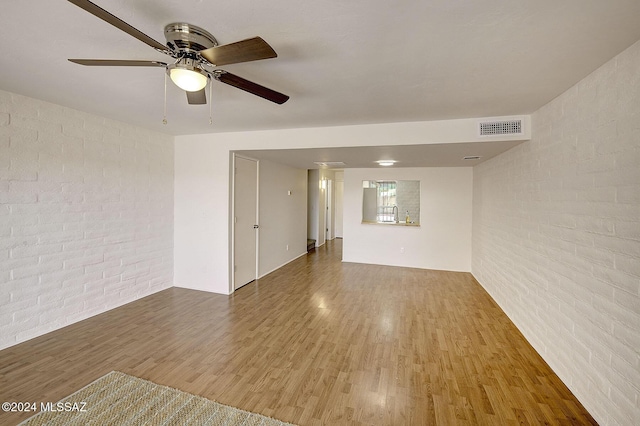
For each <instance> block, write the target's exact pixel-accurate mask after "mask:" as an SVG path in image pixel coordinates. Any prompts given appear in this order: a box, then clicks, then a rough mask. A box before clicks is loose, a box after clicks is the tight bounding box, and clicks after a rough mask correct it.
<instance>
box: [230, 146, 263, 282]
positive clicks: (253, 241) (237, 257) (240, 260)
mask: <svg viewBox="0 0 640 426" xmlns="http://www.w3.org/2000/svg"><path fill="white" fill-rule="evenodd" d="M233 194H234V209H233V212H234V216H235V218H234V220H235V225H234V245H233V251H234V253H233V259H234V279H233V286H234V290H235V289H238V288H240V287H242V286H243V285H245V284H248V283H250V282H251V281H253V280H255V279H256V277H257V270H258V268H257V266H258V262H257V258H258V256H257V247H258V244H257V243H258V228H257V227H258V162H257V161H255V160H250V159H247V158H242V157H235V179H234V193H233Z"/></svg>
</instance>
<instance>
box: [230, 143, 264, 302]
mask: <svg viewBox="0 0 640 426" xmlns="http://www.w3.org/2000/svg"><path fill="white" fill-rule="evenodd" d="M236 158H242V159H244V160H249V161H255V163H256V225H258V226H259V225H260V160H258V159H256V158H251V157H247V156H244V155H238V154H236V153H235V152H234V153H233V155H232V158H231V203H230V204H231V209H230V210H231V216H230V220H229V222H230V223H231V244H230V246H229V260H230V263H229V277H230V279H229V287H230V288H229V294H231V293H233V292H234V291H236V271H235V263H236V262H235V261H236V259H235V256H236ZM259 247H260V228H258V229H256V249H255V254H256V265H255V278H254V279H258V271H259V259H260V256H259V254H260V253H259Z"/></svg>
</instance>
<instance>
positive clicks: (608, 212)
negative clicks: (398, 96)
mask: <svg viewBox="0 0 640 426" xmlns="http://www.w3.org/2000/svg"><path fill="white" fill-rule="evenodd" d="M639 70H640V42H638V43H636V44H635V45H633V46H631V47H630V48H629V49H627V50H626V51H624V52H623V53H621V54H620V55H618V56H617V57H615V58H614V59H612V60H611V61H609V62H608V63H606V64H605V65H603V66H602V67H601V68H599V69H598V70H596V71H595V72H594V73H592V74H591V75H590V76H588V77H587V78H585V79H584V80H582V81H581V82H580V83H578V84H577V85H576V86H574V87H572V88H571V89H570V90H568V91H567V92H566V93H564V94H562V95H561V96H559V97H558V98H556V99H555V100H553V101H552V102H550V103H549V104H547V105H545V106H544V107H542V108H541V109H540V110H538V111H537V112H535V113H534V114H533V115H532V126H533V129H532V130H533V132H532V135H533V138H532V140H531V141H528V142H525V143H523V144H521V145H519V146H517V147H516V148H514V149H511V150H509V151H507V152H506V153H504V154H502V155H500V156H498V157H496V158H494V159H492V160H489V161H487V162H485V163H482V164H480V165H478V166H476V167H475V168H474V192H473V198H474V199H473V261H472V263H473V266H472V271H473V274H474V276H475V277H476V278H477V279H478V281H479V282H480V283H481V284H482V285H483V286H484V287H485V288H486V289H487V291H488V292H489V293H490V294H491V296H492V297H493V298H494V299H495V300H496V302H497V303H498V304H499V305H500V306H501V307H502V308H503V310H504V311H505V312H506V313H507V315H509V317H510V318H511V319H512V320H513V322H514V323H515V324H516V326H517V327H518V328H519V329H520V330H521V331H522V333H523V334H524V335H525V337H526V338H527V339H528V340H529V342H531V344H532V345H533V346H534V347H535V348H536V350H537V351H538V352H539V353H540V354H541V355H542V356H543V358H544V359H545V360H546V361H547V362H548V363H549V365H550V366H551V367H552V368H553V369H554V370H555V372H556V373H557V374H558V375H559V376H560V378H561V379H562V380H563V381H564V382H565V383H566V384H567V385H568V386H569V388H570V389H571V390H572V392H573V393H574V394H575V395H576V396H577V397H578V398H579V399H580V401H581V402H582V403H583V404H584V405H585V407H586V408H587V409H588V410H589V411H590V412H591V413H592V415H593V416H594V417H595V418H596V420H598V422H599V423H600V424H603V425H618V424H619V425H631V424H635V425H638V424H640V400H639V394H640V72H639Z"/></svg>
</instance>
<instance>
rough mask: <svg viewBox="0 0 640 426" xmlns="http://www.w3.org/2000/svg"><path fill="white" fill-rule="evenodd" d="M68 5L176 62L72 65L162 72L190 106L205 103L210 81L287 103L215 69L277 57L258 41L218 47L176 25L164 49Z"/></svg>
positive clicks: (203, 34) (79, 1)
mask: <svg viewBox="0 0 640 426" xmlns="http://www.w3.org/2000/svg"><path fill="white" fill-rule="evenodd" d="M69 2H71V3H73V4H75V5H76V6H78V7H80V8H82V9H84V10H86V11H87V12H89V13H91V14H92V15H95V16H97V17H98V18H100V19H102V20H104V21H106V22H108V23H109V24H111V25H113V26H115V27H116V28H119V29H120V30H122V31H124V32H125V33H127V34H129V35H131V36H133V37H135V38H137V39H138V40H140V41H142V42H143V43H146V44H147V45H149V46H151V47H152V48H154V49H155V50H157V51H158V52H162V53H164V54H167V55H169V56H171V57H172V58H173V59H174V60H175V61H174V62H173V63H165V62H160V61H140V60H112V59H69V61H71V62H74V63H76V64H80V65H88V66H125V67H162V68H165V69H166V72H167V74H168V75H169V77H170V78H171V80H172V81H173V82H174V83H175V84H176V85H177V86H178V87H180V88H181V89H183V90H185V92H186V93H187V101H188V102H189V104H191V105H202V104H206V103H207V99H206V96H205V87H206V85H207V81H208V80H209V79H215V80H217V81H220V82H222V83H225V84H228V85H230V86H233V87H236V88H238V89H241V90H244V91H246V92H249V93H251V94H254V95H256V96H260V97H261V98H264V99H267V100H269V101H271V102H275V103H277V104H283V103H285V102H286V101H287V100H288V99H289V96H287V95H285V94H282V93H280V92H276V91H275V90H272V89H269V88H267V87H264V86H261V85H259V84H257V83H254V82H252V81H249V80H246V79H244V78H242V77H239V76H237V75H234V74H231V73H230V72H227V71H224V70H221V69H217V68H216V67H218V66H220V65H228V64H236V63H240V62H249V61H257V60H260V59H268V58H275V57H277V56H278V55H277V54H276V52H275V51H274V50H273V48H272V47H271V46H269V44H268V43H267V42H266V41H264V40H263V39H262V38H260V37H253V38H249V39H246V40H241V41H238V42H235V43H230V44H225V45H218V42H217V41H216V39H215V37H213V36H212V35H211V34H210V33H208V32H207V31H205V30H203V29H202V28H200V27H197V26H195V25H191V24H186V23H182V22H176V23H172V24H169V25H167V26H165V28H164V35H165V38H166V39H167V44H166V46H165V45H163V44H161V43H159V42H158V41H156V40H154V39H152V38H151V37H149V36H148V35H146V34H144V33H142V32H141V31H139V30H137V29H136V28H134V27H132V26H131V25H129V24H127V23H126V22H124V21H123V20H121V19H120V18H118V17H116V16H114V15H112V14H111V13H109V12H107V11H106V10H104V9H102V8H101V7H99V6H97V5H95V4H94V3H92V2H90V1H88V0H69Z"/></svg>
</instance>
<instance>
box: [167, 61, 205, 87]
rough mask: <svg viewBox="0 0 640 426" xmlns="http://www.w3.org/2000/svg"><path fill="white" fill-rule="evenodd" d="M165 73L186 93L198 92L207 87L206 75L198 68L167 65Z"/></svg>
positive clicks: (180, 64)
mask: <svg viewBox="0 0 640 426" xmlns="http://www.w3.org/2000/svg"><path fill="white" fill-rule="evenodd" d="M167 72H168V73H169V77H171V81H173V82H174V83H175V84H176V86H178V87H179V88H181V89H182V90H185V91H187V92H198V91H200V90H202V89H204V88H205V86H206V85H207V80H208V75H207V73H206V72H205V71H203V70H202V69H200V68H198V67H194V66H191V65H187V64H183V63H180V62H178V63H176V64H172V65H169V66H168V67H167Z"/></svg>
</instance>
